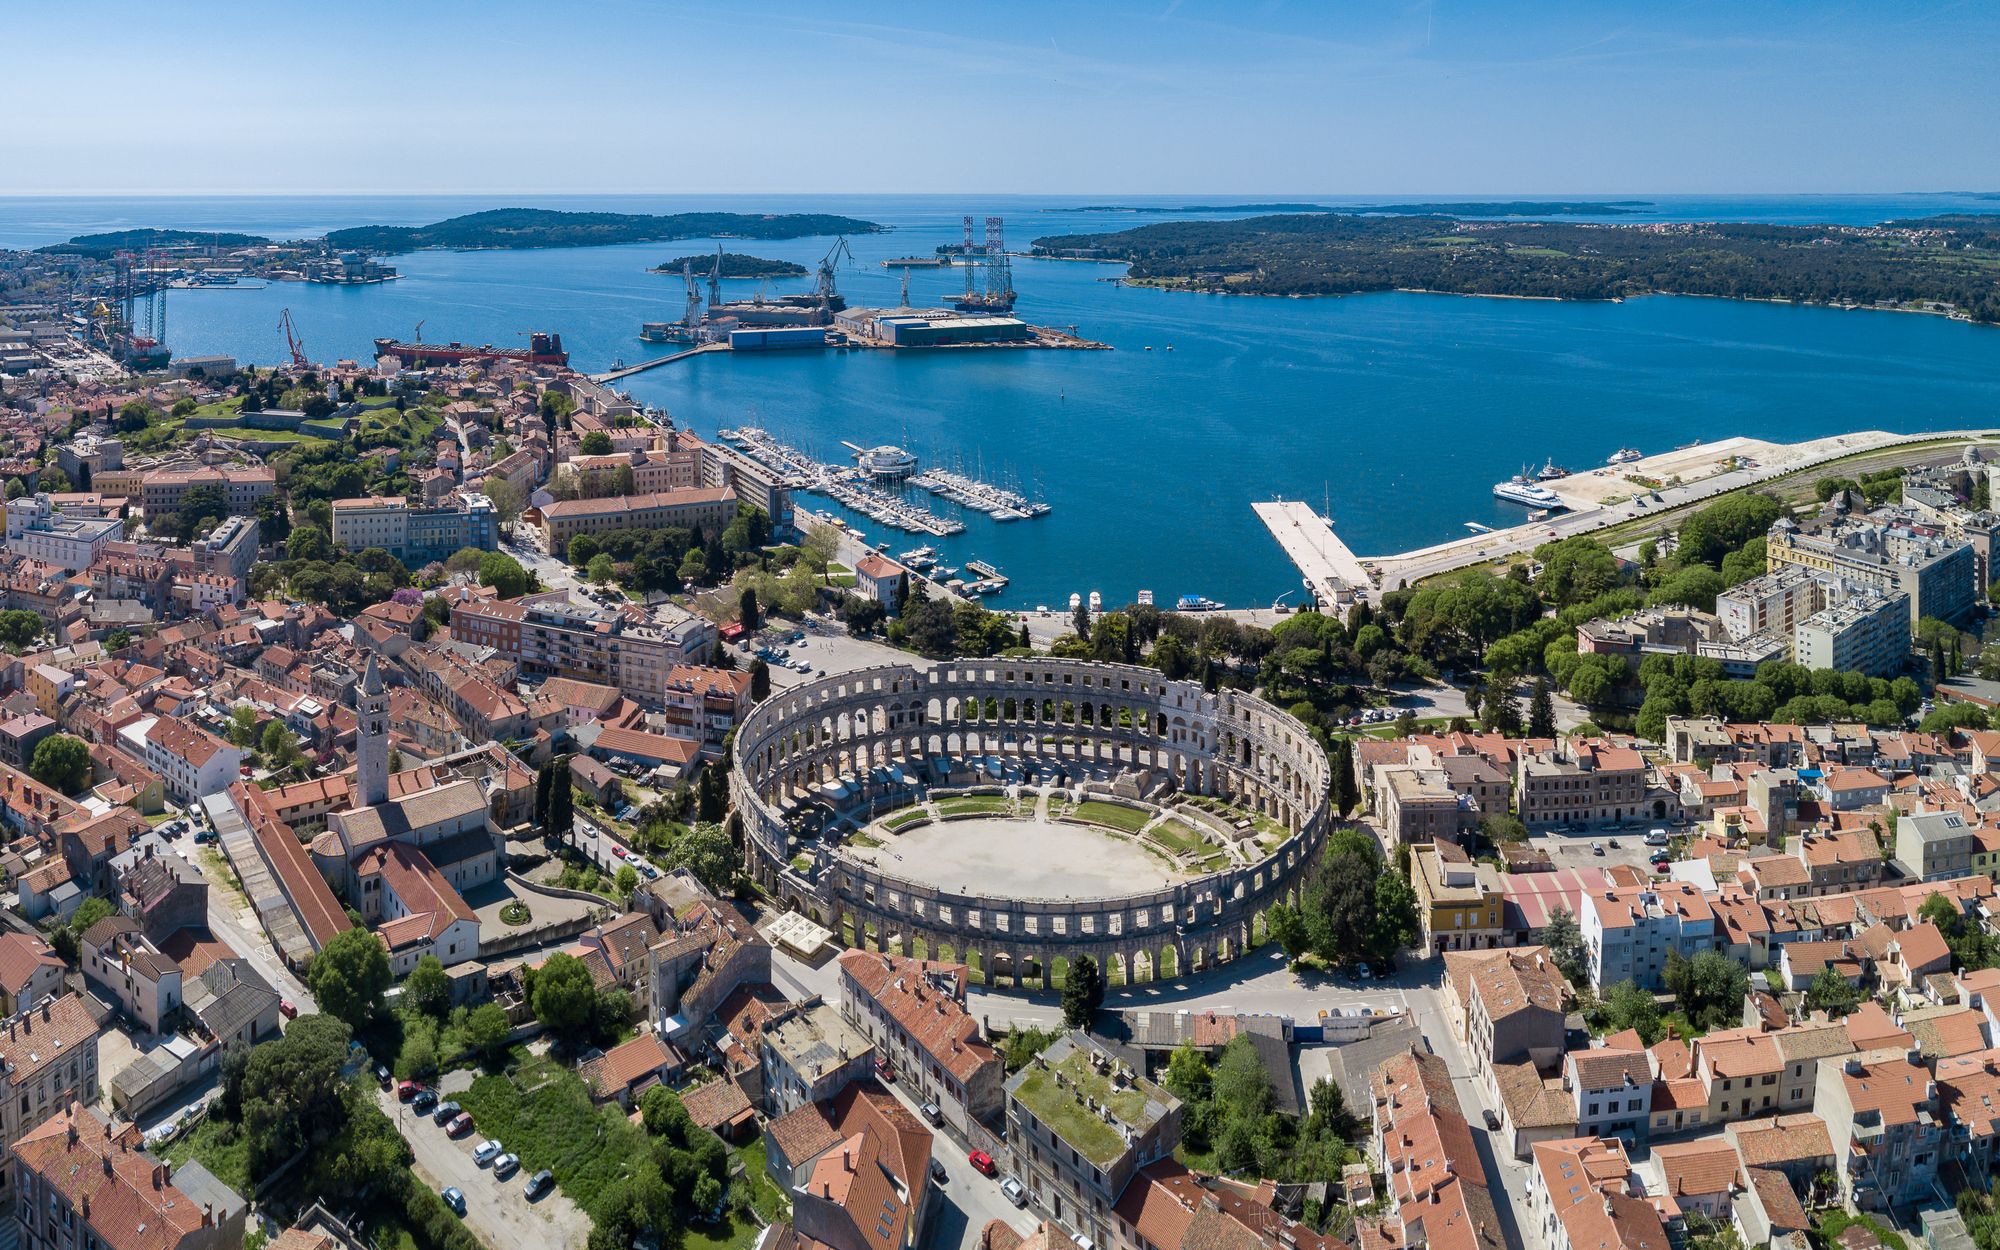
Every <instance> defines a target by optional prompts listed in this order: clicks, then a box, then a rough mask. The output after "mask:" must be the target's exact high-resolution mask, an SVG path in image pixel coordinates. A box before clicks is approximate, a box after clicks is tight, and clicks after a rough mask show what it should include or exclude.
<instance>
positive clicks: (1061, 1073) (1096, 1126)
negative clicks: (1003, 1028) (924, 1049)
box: [1006, 1030, 1183, 1245]
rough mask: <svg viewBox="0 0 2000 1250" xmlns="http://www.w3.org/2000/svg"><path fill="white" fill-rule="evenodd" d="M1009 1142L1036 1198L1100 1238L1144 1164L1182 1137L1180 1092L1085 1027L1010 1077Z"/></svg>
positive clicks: (1107, 1235)
mask: <svg viewBox="0 0 2000 1250" xmlns="http://www.w3.org/2000/svg"><path fill="white" fill-rule="evenodd" d="M1006 1089H1007V1143H1008V1145H1009V1147H1010V1148H1011V1149H1012V1150H1013V1152H1014V1160H1015V1164H1016V1169H1017V1171H1018V1172H1019V1173H1020V1175H1019V1177H1018V1179H1019V1180H1020V1181H1021V1184H1022V1185H1023V1186H1024V1187H1025V1188H1026V1189H1027V1191H1028V1193H1029V1195H1030V1198H1031V1200H1032V1201H1033V1202H1034V1203H1035V1204H1036V1205H1037V1206H1038V1207H1040V1208H1041V1209H1042V1210H1044V1211H1047V1212H1048V1213H1049V1215H1050V1216H1051V1217H1053V1218H1054V1219H1055V1220H1056V1221H1057V1222H1058V1223H1059V1224H1061V1225H1063V1226H1064V1227H1066V1228H1071V1229H1074V1230H1076V1231H1077V1232H1078V1233H1079V1234H1081V1235H1082V1236H1084V1237H1088V1238H1090V1239H1091V1240H1092V1241H1093V1242H1095V1243H1097V1244H1099V1245H1109V1244H1111V1242H1112V1239H1113V1230H1114V1228H1115V1227H1116V1223H1115V1222H1116V1218H1117V1217H1116V1215H1115V1213H1114V1211H1113V1208H1114V1207H1115V1205H1116V1204H1117V1202H1118V1197H1119V1195H1120V1194H1122V1193H1123V1192H1124V1191H1125V1187H1126V1185H1128V1184H1129V1183H1131V1181H1132V1178H1133V1177H1134V1176H1135V1175H1137V1173H1138V1171H1139V1169H1140V1168H1142V1167H1144V1166H1146V1165H1147V1164H1149V1163H1153V1162H1156V1161H1157V1160H1160V1159H1164V1158H1166V1157H1167V1156H1168V1155H1169V1154H1171V1153H1172V1152H1173V1149H1174V1147H1175V1146H1176V1145H1178V1144H1179V1142H1180V1136H1181V1118H1182V1115H1183V1110H1182V1107H1181V1102H1180V1100H1179V1099H1178V1098H1175V1097H1174V1096H1173V1095H1172V1094H1170V1093H1168V1092H1167V1091H1166V1090H1165V1089H1163V1088H1161V1087H1160V1086H1158V1085H1155V1084H1154V1083H1153V1082H1151V1081H1149V1080H1147V1079H1145V1078H1144V1077H1143V1076H1140V1075H1139V1074H1138V1073H1137V1072H1135V1071H1133V1070H1132V1069H1131V1068H1129V1067H1127V1066H1126V1064H1125V1062H1124V1061H1123V1060H1121V1059H1119V1058H1118V1057H1117V1056H1115V1055H1113V1054H1112V1053H1111V1052H1110V1051H1108V1050H1106V1049H1105V1048H1104V1047H1103V1046H1101V1045H1100V1044H1099V1043H1098V1042H1096V1041H1095V1040H1094V1039H1092V1038H1091V1037H1090V1036H1089V1035H1088V1034H1086V1033H1084V1032H1082V1031H1081V1030H1071V1031H1070V1032H1068V1033H1065V1034H1063V1035H1062V1036H1061V1037H1059V1038H1057V1039H1056V1040H1055V1041H1054V1042H1053V1043H1051V1044H1050V1045H1049V1047H1048V1049H1047V1050H1044V1051H1043V1052H1042V1053H1041V1054H1040V1055H1038V1056H1036V1057H1035V1058H1034V1059H1032V1060H1030V1061H1029V1063H1028V1065H1027V1066H1026V1067H1024V1068H1022V1069H1021V1070H1020V1071H1018V1072H1016V1073H1015V1074H1014V1075H1013V1077H1012V1078H1010V1079H1009V1080H1008V1081H1007V1086H1006Z"/></svg>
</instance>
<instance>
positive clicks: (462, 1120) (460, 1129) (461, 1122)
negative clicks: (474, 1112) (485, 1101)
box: [444, 1111, 472, 1137]
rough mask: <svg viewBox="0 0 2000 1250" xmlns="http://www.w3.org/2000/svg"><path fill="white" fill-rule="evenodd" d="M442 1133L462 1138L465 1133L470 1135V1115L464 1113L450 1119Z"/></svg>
mask: <svg viewBox="0 0 2000 1250" xmlns="http://www.w3.org/2000/svg"><path fill="white" fill-rule="evenodd" d="M444 1131H445V1132H446V1133H447V1134H449V1135H450V1136H452V1137H463V1136H465V1135H466V1134H467V1133H470V1132H471V1131H472V1116H471V1114H470V1113H469V1112H465V1111H461V1112H459V1113H458V1114H457V1115H455V1116H453V1117H452V1118H451V1123H450V1124H447V1125H445V1128H444Z"/></svg>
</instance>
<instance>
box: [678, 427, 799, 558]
mask: <svg viewBox="0 0 2000 1250" xmlns="http://www.w3.org/2000/svg"><path fill="white" fill-rule="evenodd" d="M701 475H702V476H701V480H702V485H704V486H708V487H712V488H713V487H724V486H726V487H728V488H729V489H731V490H733V491H735V492H736V497H737V499H739V500H741V501H742V502H744V503H747V504H749V505H750V506H751V507H754V508H762V509H763V510H764V515H766V516H768V517H770V518H771V533H772V534H773V535H775V536H777V537H779V538H789V537H791V536H793V535H795V534H796V533H797V529H796V528H795V522H794V518H793V514H792V492H791V489H790V488H789V487H787V486H786V485H785V478H784V474H783V472H782V471H781V470H778V469H774V468H771V467H768V466H766V465H762V464H759V463H758V462H757V461H755V460H752V459H751V458H750V457H748V456H746V455H744V454H743V453H742V452H740V451H738V450H736V449H735V448H734V447H731V446H728V445H727V444H724V443H707V444H704V445H703V447H702V453H701Z"/></svg>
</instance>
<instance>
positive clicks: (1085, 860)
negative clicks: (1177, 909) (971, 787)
mask: <svg viewBox="0 0 2000 1250" xmlns="http://www.w3.org/2000/svg"><path fill="white" fill-rule="evenodd" d="M869 832H870V834H871V835H872V836H875V837H879V838H881V839H882V845H881V846H880V847H857V846H853V845H851V844H850V845H849V846H847V847H846V848H845V849H844V850H843V852H842V853H843V854H847V855H852V856H853V857H854V858H856V859H858V860H861V861H862V862H864V863H868V864H871V865H873V866H874V867H875V868H877V869H879V870H880V871H882V872H887V873H892V874H894V875H896V876H899V877H903V878H906V879H907V880H910V881H913V882H920V883H922V884H925V885H932V886H936V887H938V888H939V889H944V890H957V891H963V892H968V893H981V894H997V895H1004V896H1007V897H1010V898H1046V899H1061V898H1113V897H1117V896H1118V895H1122V894H1136V893H1140V892H1142V891H1146V890H1153V889H1158V888H1159V887H1161V886H1165V885H1171V884H1173V883H1174V882H1177V881H1184V880H1187V877H1186V876H1185V875H1184V874H1181V873H1178V872H1175V871H1174V869H1173V867H1172V866H1171V865H1169V864H1168V863H1167V861H1166V860H1165V859H1163V858H1161V857H1160V856H1157V855H1154V854H1152V853H1151V852H1149V851H1146V850H1144V849H1143V848H1141V847H1140V846H1138V845H1137V844H1135V843H1134V842H1132V841H1130V840H1129V839H1126V838H1122V837H1114V836H1112V835H1110V834H1107V833H1104V832H1102V831H1100V830H1097V829H1094V828H1091V827H1089V826H1087V825H1070V824H1063V823H1060V822H1055V821H1043V820H1037V819H1035V818H1033V817H1004V816H994V817H975V818H973V819H969V820H953V821H944V822H934V823H931V824H927V825H920V826H918V827H917V828H914V829H911V830H909V831H907V832H905V833H901V834H895V833H882V832H879V831H878V830H873V829H871V830H870V831H869Z"/></svg>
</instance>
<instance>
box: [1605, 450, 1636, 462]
mask: <svg viewBox="0 0 2000 1250" xmlns="http://www.w3.org/2000/svg"><path fill="white" fill-rule="evenodd" d="M1639 458H1640V455H1639V449H1638V448H1637V447H1620V448H1619V449H1618V450H1617V451H1614V452H1612V453H1611V455H1610V456H1608V457H1606V459H1605V461H1604V463H1606V464H1631V463H1632V462H1633V461H1634V460H1637V459H1639Z"/></svg>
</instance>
